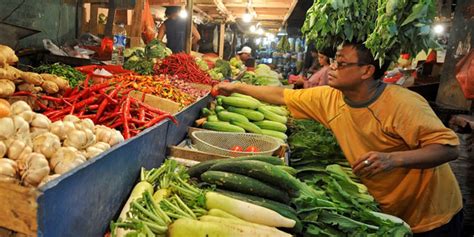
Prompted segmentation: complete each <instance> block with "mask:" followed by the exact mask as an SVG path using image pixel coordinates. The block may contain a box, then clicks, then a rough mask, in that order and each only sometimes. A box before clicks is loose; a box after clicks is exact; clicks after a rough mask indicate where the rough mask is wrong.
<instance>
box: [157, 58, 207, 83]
mask: <svg viewBox="0 0 474 237" xmlns="http://www.w3.org/2000/svg"><path fill="white" fill-rule="evenodd" d="M155 67H156V68H155V73H156V74H167V75H175V76H176V77H178V78H180V79H181V80H184V81H186V82H194V83H202V84H209V85H212V84H215V83H216V82H215V81H214V80H212V79H211V78H210V77H209V74H207V72H204V71H202V70H201V69H200V68H199V66H198V65H197V64H196V61H195V59H194V57H193V56H191V55H188V54H185V53H178V54H172V55H170V56H168V57H166V58H164V59H163V60H162V61H161V62H160V64H157V65H155Z"/></svg>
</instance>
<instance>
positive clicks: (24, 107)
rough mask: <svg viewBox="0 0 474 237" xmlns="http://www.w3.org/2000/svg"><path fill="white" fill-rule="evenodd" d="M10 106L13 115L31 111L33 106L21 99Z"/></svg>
mask: <svg viewBox="0 0 474 237" xmlns="http://www.w3.org/2000/svg"><path fill="white" fill-rule="evenodd" d="M10 108H11V113H12V114H13V115H18V114H21V113H23V112H25V111H31V107H30V106H29V105H28V104H27V103H26V102H25V101H22V100H19V101H17V102H15V103H13V104H12V105H11V107H10Z"/></svg>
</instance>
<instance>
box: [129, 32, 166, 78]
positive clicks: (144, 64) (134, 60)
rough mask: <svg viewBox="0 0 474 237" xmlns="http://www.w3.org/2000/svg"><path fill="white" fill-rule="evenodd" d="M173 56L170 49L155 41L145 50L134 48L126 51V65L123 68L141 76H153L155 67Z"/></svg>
mask: <svg viewBox="0 0 474 237" xmlns="http://www.w3.org/2000/svg"><path fill="white" fill-rule="evenodd" d="M171 54H172V52H171V50H170V49H169V48H167V47H166V46H165V45H164V44H163V43H162V42H160V41H159V40H157V39H154V40H152V41H151V42H150V43H148V44H147V45H146V46H145V47H144V48H143V47H134V48H129V49H125V51H124V57H125V63H124V64H123V67H124V68H125V69H128V70H131V71H134V72H136V73H138V74H140V75H153V72H154V71H153V67H154V65H155V64H156V63H157V62H158V60H160V59H163V58H165V57H167V56H170V55H171Z"/></svg>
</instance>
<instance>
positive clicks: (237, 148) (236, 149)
mask: <svg viewBox="0 0 474 237" xmlns="http://www.w3.org/2000/svg"><path fill="white" fill-rule="evenodd" d="M230 150H231V151H243V150H244V148H242V147H241V146H233V147H232V148H230Z"/></svg>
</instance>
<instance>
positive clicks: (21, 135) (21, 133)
mask: <svg viewBox="0 0 474 237" xmlns="http://www.w3.org/2000/svg"><path fill="white" fill-rule="evenodd" d="M12 119H13V123H14V124H15V135H14V138H16V139H19V140H22V141H24V142H25V143H26V144H27V145H31V140H30V125H29V124H28V122H26V120H25V119H23V117H21V116H18V115H16V116H13V118H12Z"/></svg>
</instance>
